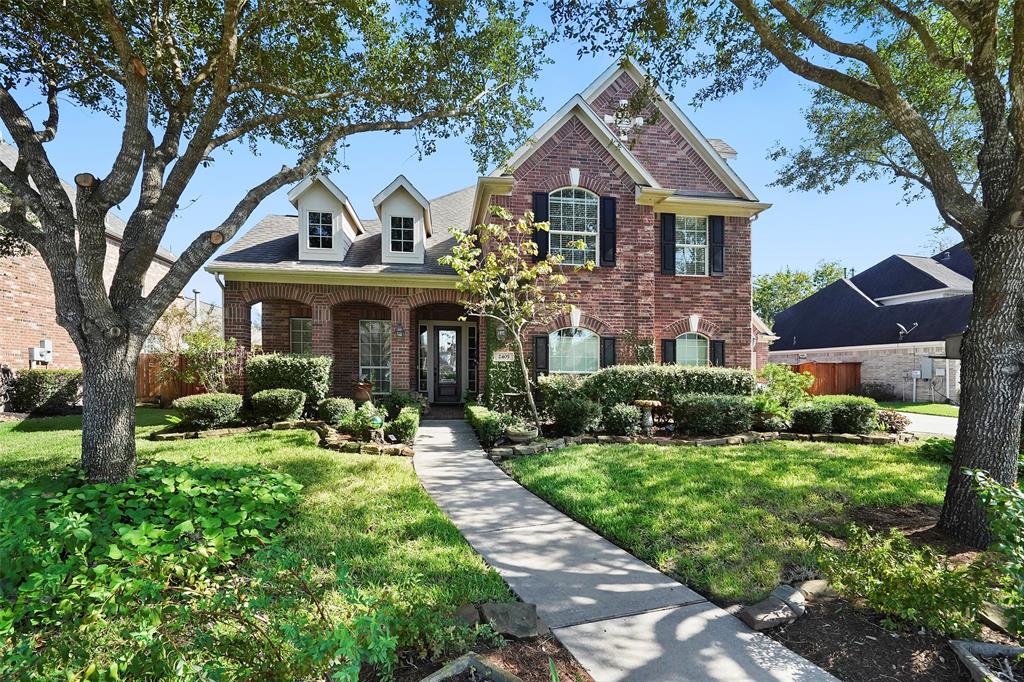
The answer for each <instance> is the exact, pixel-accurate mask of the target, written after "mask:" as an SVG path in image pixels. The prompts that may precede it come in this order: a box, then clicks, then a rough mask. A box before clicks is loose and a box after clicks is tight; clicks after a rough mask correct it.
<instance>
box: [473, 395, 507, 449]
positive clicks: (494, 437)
mask: <svg viewBox="0 0 1024 682" xmlns="http://www.w3.org/2000/svg"><path fill="white" fill-rule="evenodd" d="M513 419H514V417H513V416H512V415H510V414H507V413H505V412H495V411H493V410H488V409H487V408H486V407H484V406H483V405H477V404H475V403H466V421H468V422H469V425H470V426H472V427H473V430H474V431H476V437H477V439H478V440H479V441H480V445H482V446H484V447H485V448H491V447H494V444H495V443H497V442H498V439H499V438H501V437H502V436H503V435H504V433H505V429H506V428H508V426H509V424H511V423H512V420H513Z"/></svg>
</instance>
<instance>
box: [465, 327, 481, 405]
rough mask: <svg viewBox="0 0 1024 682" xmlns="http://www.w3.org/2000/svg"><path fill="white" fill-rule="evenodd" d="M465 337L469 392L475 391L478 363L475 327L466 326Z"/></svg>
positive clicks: (477, 341)
mask: <svg viewBox="0 0 1024 682" xmlns="http://www.w3.org/2000/svg"><path fill="white" fill-rule="evenodd" d="M466 339H467V343H468V344H469V368H468V369H469V377H468V379H467V384H468V385H467V388H468V389H469V392H470V393H476V390H477V386H476V382H477V372H478V370H479V364H480V339H479V337H478V336H477V331H476V327H467V328H466Z"/></svg>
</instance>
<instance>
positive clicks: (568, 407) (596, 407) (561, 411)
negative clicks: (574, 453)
mask: <svg viewBox="0 0 1024 682" xmlns="http://www.w3.org/2000/svg"><path fill="white" fill-rule="evenodd" d="M547 409H548V412H550V413H551V417H552V418H553V419H554V420H555V433H557V434H558V435H559V436H581V435H583V434H584V433H587V432H588V431H595V430H597V428H598V426H599V425H600V423H601V405H600V404H599V403H596V402H594V401H593V400H587V399H586V398H583V397H576V398H569V399H568V400H562V401H559V402H556V403H552V404H551V405H548V406H547Z"/></svg>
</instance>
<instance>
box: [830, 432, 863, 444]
mask: <svg viewBox="0 0 1024 682" xmlns="http://www.w3.org/2000/svg"><path fill="white" fill-rule="evenodd" d="M829 440H830V441H832V442H833V443H860V442H861V440H860V436H857V435H854V434H852V433H833V434H832V437H831V438H829Z"/></svg>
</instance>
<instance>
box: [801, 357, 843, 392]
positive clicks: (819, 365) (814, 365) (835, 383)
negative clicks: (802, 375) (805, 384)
mask: <svg viewBox="0 0 1024 682" xmlns="http://www.w3.org/2000/svg"><path fill="white" fill-rule="evenodd" d="M790 367H792V368H793V371H794V372H810V373H811V374H813V375H814V384H813V385H812V386H811V390H810V393H811V395H842V394H846V393H856V392H857V390H858V389H859V388H860V363H859V362H804V363H802V364H799V365H790Z"/></svg>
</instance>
